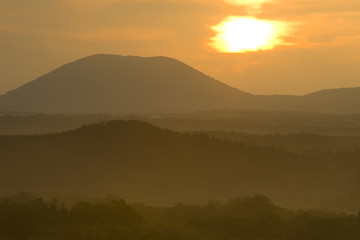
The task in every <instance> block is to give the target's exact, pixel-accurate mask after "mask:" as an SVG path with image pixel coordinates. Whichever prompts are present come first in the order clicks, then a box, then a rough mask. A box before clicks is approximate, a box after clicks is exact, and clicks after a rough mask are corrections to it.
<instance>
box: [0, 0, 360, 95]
mask: <svg viewBox="0 0 360 240" xmlns="http://www.w3.org/2000/svg"><path fill="white" fill-rule="evenodd" d="M230 16H233V17H251V18H254V19H255V18H256V19H258V20H263V21H276V22H280V23H282V24H286V25H287V26H289V29H288V30H287V31H286V33H284V34H282V33H280V35H279V36H277V37H278V39H277V40H279V44H277V45H276V46H273V47H272V49H268V50H262V51H251V52H242V53H224V52H219V49H216V48H214V47H213V45H211V41H213V40H214V38H215V37H216V34H217V33H216V32H215V31H214V26H217V25H219V24H221V23H222V22H223V21H224V20H225V19H228V18H229V17H230ZM239 31H240V36H241V30H239ZM96 53H113V54H122V55H139V56H159V55H162V56H169V57H174V58H177V59H179V60H181V61H183V62H185V63H187V64H189V65H191V66H193V67H194V68H196V69H198V70H200V71H202V72H204V73H206V74H208V75H210V76H212V77H215V78H216V79H218V80H221V81H223V82H225V83H227V84H230V85H232V86H234V87H237V88H240V89H241V90H244V91H248V92H251V93H255V94H305V93H308V92H311V91H315V90H319V89H324V88H339V87H355V86H360V1H358V0H253V1H251V0H101V1H100V0H31V1H30V0H0V65H1V71H0V93H5V92H6V91H9V90H11V89H13V88H16V87H18V86H19V85H21V84H23V83H26V82H29V81H31V80H34V79H35V78H37V77H39V76H41V75H43V74H45V73H47V72H48V71H51V70H53V69H54V68H57V67H59V66H60V65H62V64H65V63H67V62H70V61H74V60H76V59H78V58H81V57H85V56H88V55H92V54H96Z"/></svg>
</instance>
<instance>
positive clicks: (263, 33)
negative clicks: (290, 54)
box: [210, 17, 288, 53]
mask: <svg viewBox="0 0 360 240" xmlns="http://www.w3.org/2000/svg"><path fill="white" fill-rule="evenodd" d="M212 29H213V30H214V31H215V32H216V33H217V35H216V36H215V37H213V38H211V42H210V46H212V47H213V48H215V49H216V50H218V51H220V52H229V53H244V52H254V51H260V50H270V49H273V48H275V47H276V46H278V45H287V44H288V43H286V42H285V41H284V40H283V37H284V36H286V35H287V30H288V28H287V26H286V24H285V23H283V22H279V21H266V20H258V19H256V18H253V17H228V18H227V19H225V21H223V22H221V23H220V24H218V25H216V26H213V27H212Z"/></svg>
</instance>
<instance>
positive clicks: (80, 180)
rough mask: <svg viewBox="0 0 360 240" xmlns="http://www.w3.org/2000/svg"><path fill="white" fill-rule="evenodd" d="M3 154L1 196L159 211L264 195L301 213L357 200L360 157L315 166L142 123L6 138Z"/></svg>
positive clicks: (274, 151)
mask: <svg viewBox="0 0 360 240" xmlns="http://www.w3.org/2000/svg"><path fill="white" fill-rule="evenodd" d="M0 154H1V160H0V161H1V166H2V167H1V169H0V189H2V191H3V192H14V191H18V190H26V191H32V192H49V191H50V192H64V193H84V194H90V195H97V194H106V193H116V194H119V195H121V196H122V197H124V198H125V199H128V200H129V201H141V202H147V203H153V204H169V203H174V202H179V201H185V202H200V201H201V202H203V201H207V200H209V199H226V198H231V197H234V196H244V195H251V194H256V193H263V194H266V195H268V196H271V197H272V198H274V199H275V200H276V201H278V202H280V203H285V204H286V205H291V206H298V207H306V206H315V205H316V206H318V205H317V204H319V202H321V201H323V200H325V199H331V198H334V197H337V196H343V195H346V194H349V193H358V192H359V191H358V188H357V184H356V182H357V179H359V172H360V171H359V170H360V167H359V164H358V161H356V156H358V153H356V152H354V153H351V154H350V153H348V154H347V155H334V156H332V157H331V158H329V157H328V156H327V155H326V156H325V155H324V156H320V157H317V158H315V159H311V158H307V157H304V156H302V155H298V154H294V153H290V152H287V151H285V150H282V149H279V148H274V147H260V146H255V145H248V144H245V143H243V144H241V143H236V142H230V141H225V140H219V139H216V138H211V137H209V136H207V135H202V134H180V133H177V132H173V131H170V130H164V129H161V128H158V127H154V126H152V125H149V124H147V123H143V122H140V121H110V122H107V123H98V124H92V125H89V126H84V127H81V128H79V129H76V130H72V131H68V132H64V133H58V134H48V135H29V136H25V135H24V136H21V135H18V136H0ZM359 206H360V205H359ZM340 207H341V206H340ZM344 207H346V206H344ZM351 208H352V209H351V210H354V209H355V210H356V208H357V205H356V204H355V205H354V206H352V207H351Z"/></svg>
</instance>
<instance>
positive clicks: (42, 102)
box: [0, 54, 251, 113]
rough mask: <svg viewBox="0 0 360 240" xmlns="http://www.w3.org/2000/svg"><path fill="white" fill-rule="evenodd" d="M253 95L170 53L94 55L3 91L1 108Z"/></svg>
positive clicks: (208, 101)
mask: <svg viewBox="0 0 360 240" xmlns="http://www.w3.org/2000/svg"><path fill="white" fill-rule="evenodd" d="M249 96H251V95H250V94H248V93H245V92H241V91H240V90H237V89H235V88H232V87H230V86H228V85H226V84H224V83H222V82H220V81H217V80H215V79H213V78H211V77H209V76H206V75H205V74H203V73H201V72H199V71H197V70H195V69H193V68H191V67H189V66H188V65H186V64H184V63H182V62H180V61H177V60H175V59H172V58H168V57H134V56H119V55H105V54H101V55H94V56H90V57H86V58H82V59H79V60H77V61H75V62H72V63H69V64H66V65H64V66H62V67H60V68H59V69H56V70H55V71H52V72H50V73H48V74H46V75H44V76H42V77H40V78H38V79H36V80H34V81H32V82H29V83H27V84H25V85H23V86H21V87H19V88H17V89H15V90H13V91H11V92H8V93H6V94H5V95H3V96H1V97H0V110H4V111H23V112H44V113H138V112H156V111H160V112H191V111H196V110H202V109H213V108H228V107H232V108H236V107H240V105H241V104H240V103H241V101H240V100H241V99H242V98H246V97H249Z"/></svg>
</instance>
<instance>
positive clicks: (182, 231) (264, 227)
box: [0, 195, 360, 240]
mask: <svg viewBox="0 0 360 240" xmlns="http://www.w3.org/2000/svg"><path fill="white" fill-rule="evenodd" d="M359 237H360V216H359V215H358V216H355V215H345V214H335V213H327V212H319V211H296V212H295V211H290V210H286V209H283V208H280V207H278V206H276V205H274V204H273V203H272V202H271V201H270V199H269V198H267V197H265V196H263V195H256V196H254V197H247V198H237V199H232V200H230V201H228V202H226V203H220V202H209V203H208V204H205V205H186V204H176V205H174V206H172V207H149V206H146V205H143V204H134V205H129V204H127V203H126V202H125V201H123V200H121V199H118V198H114V197H112V198H111V199H110V198H109V199H107V200H103V201H98V202H97V203H91V202H77V203H75V204H73V205H71V206H66V205H65V204H64V203H61V202H59V201H57V200H52V201H44V200H43V199H41V198H35V199H30V200H26V201H19V200H13V199H10V198H7V199H3V200H2V201H1V202H0V239H1V240H5V239H6V240H16V239H21V240H26V239H28V240H30V239H31V240H35V239H36V240H53V239H54V240H55V239H56V240H57V239H69V240H76V239H84V240H85V239H86V240H91V239H94V240H95V239H101V240H112V239H134V240H135V239H158V240H160V239H166V240H168V239H172V240H177V239H183V240H185V239H197V240H199V239H200V240H201V239H222V240H227V239H229V240H230V239H247V240H251V239H254V240H255V239H295V240H296V239H299V240H307V239H314V240H321V239H324V240H325V239H326V240H332V239H334V240H335V239H342V240H348V239H349V240H352V239H354V240H355V239H359Z"/></svg>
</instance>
